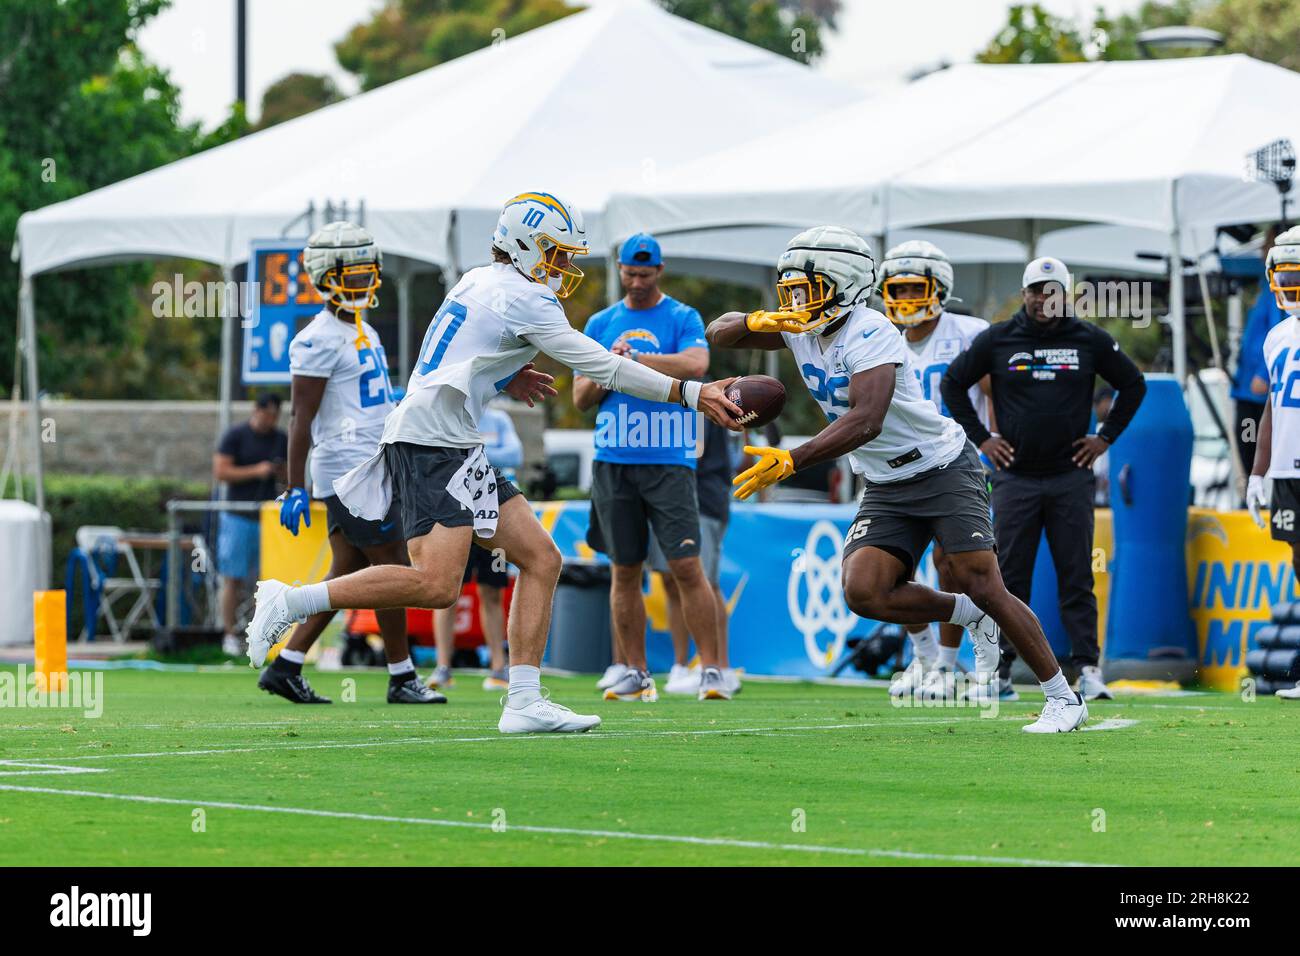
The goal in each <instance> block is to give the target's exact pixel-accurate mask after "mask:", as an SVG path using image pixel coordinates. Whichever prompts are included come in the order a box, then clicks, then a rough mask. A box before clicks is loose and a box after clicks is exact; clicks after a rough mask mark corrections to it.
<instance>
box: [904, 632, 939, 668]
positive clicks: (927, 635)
mask: <svg viewBox="0 0 1300 956" xmlns="http://www.w3.org/2000/svg"><path fill="white" fill-rule="evenodd" d="M907 636H908V637H909V638H911V640H912V653H913V654H915V655H916V656H917V657H924V658H925V659H926V660H927V661H932V660H934V659H935V658H936V657H938V656H939V645H938V644H937V643H936V642H935V639H934V632H933V631H932V630H931V629H930V626H929V625H926V628H925V630H923V631H908V632H907Z"/></svg>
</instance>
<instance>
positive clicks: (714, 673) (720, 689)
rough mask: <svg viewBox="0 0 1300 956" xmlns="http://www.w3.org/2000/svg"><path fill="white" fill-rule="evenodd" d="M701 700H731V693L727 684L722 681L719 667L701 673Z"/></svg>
mask: <svg viewBox="0 0 1300 956" xmlns="http://www.w3.org/2000/svg"><path fill="white" fill-rule="evenodd" d="M698 699H699V700H731V691H729V690H728V689H727V683H726V681H724V680H723V679H722V670H721V669H720V668H717V667H706V668H704V670H702V671H700V691H699V697H698Z"/></svg>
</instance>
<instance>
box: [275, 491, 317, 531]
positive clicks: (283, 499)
mask: <svg viewBox="0 0 1300 956" xmlns="http://www.w3.org/2000/svg"><path fill="white" fill-rule="evenodd" d="M278 500H279V502H280V524H282V525H284V526H285V527H286V528H288V529H289V532H290V533H291V534H292V535H293V536H294V537H297V536H298V522H299V521H306V522H307V527H309V528H310V527H311V499H310V498H308V497H307V489H305V488H290V489H289V490H288V491H286V492H285V493H284V494H282V495H281V496H280V497H279V499H278Z"/></svg>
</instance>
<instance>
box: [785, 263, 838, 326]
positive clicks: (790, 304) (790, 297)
mask: <svg viewBox="0 0 1300 956" xmlns="http://www.w3.org/2000/svg"><path fill="white" fill-rule="evenodd" d="M800 292H802V293H803V294H802V295H800V294H799V293H800ZM776 300H777V303H778V305H779V308H780V310H781V311H782V312H788V313H790V315H791V316H792V317H793V318H795V319H796V320H797V321H798V322H799V323H800V325H801V326H802V327H803V328H802V329H801V331H803V332H814V331H816V330H818V329H820V328H822V327H823V326H825V325H827V324H828V323H830V322H832V321H834V320H835V318H836V317H835V316H834V315H832V314H831V313H832V311H833V303H834V300H835V286H833V285H831V284H830V283H829V282H827V281H826V279H825V278H823V277H822V276H820V275H817V274H814V275H813V277H812V279H809V278H808V276H807V275H806V274H805V273H802V272H792V273H791V274H790V275H788V276H785V277H783V278H781V279H778V280H777V283H776ZM799 300H802V301H799Z"/></svg>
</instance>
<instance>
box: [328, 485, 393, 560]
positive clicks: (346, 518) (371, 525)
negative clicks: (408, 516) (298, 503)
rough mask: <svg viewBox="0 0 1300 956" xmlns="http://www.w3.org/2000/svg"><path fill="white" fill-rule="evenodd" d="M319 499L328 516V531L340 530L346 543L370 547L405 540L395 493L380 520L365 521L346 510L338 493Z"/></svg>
mask: <svg viewBox="0 0 1300 956" xmlns="http://www.w3.org/2000/svg"><path fill="white" fill-rule="evenodd" d="M320 500H321V503H322V504H324V505H325V513H326V514H327V515H328V516H329V523H328V524H327V525H326V529H327V530H328V533H329V534H334V533H335V532H336V531H339V532H342V534H343V537H344V538H346V539H347V541H348V543H349V544H351V545H354V546H355V547H358V548H372V547H374V546H375V545H378V544H388V543H389V542H391V541H404V540H406V538H405V536H404V535H403V534H402V516H401V506H400V505H399V504H398V501H397V496H396V495H394V496H393V503H392V504H391V505H389V507H388V514H386V515H384V517H383V520H382V521H367V520H366V519H365V518H358V517H356V515H354V514H352V512H350V511H348V508H347V505H345V504H344V503H343V502H341V501H339V497H338V495H330V496H329V497H328V498H322V499H320Z"/></svg>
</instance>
